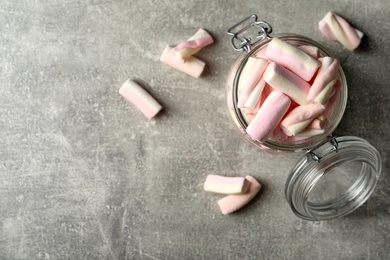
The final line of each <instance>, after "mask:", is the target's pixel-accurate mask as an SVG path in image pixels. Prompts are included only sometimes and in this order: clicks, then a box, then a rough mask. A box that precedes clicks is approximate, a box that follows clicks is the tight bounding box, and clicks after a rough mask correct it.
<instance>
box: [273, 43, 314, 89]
mask: <svg viewBox="0 0 390 260" xmlns="http://www.w3.org/2000/svg"><path fill="white" fill-rule="evenodd" d="M266 56H267V58H268V59H269V60H270V61H274V62H276V63H278V64H280V65H282V66H283V67H285V68H287V69H289V70H290V71H292V72H294V73H295V74H296V75H298V76H299V77H301V78H302V79H304V80H306V81H310V80H311V78H312V77H313V76H314V74H315V73H316V71H317V69H318V67H319V66H320V63H319V62H318V61H317V60H316V59H314V58H313V57H311V56H310V55H309V54H307V53H305V52H304V51H302V50H300V49H299V48H297V47H295V46H293V45H291V44H289V43H287V42H285V41H283V40H281V39H278V38H273V39H272V40H271V41H270V42H269V43H268V46H267V53H266Z"/></svg>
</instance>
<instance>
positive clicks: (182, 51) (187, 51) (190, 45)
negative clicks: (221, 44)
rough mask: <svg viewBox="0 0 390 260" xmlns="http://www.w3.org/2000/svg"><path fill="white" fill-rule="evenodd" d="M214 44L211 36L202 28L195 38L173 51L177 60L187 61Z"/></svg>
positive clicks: (177, 46)
mask: <svg viewBox="0 0 390 260" xmlns="http://www.w3.org/2000/svg"><path fill="white" fill-rule="evenodd" d="M213 42H214V40H213V38H212V37H211V35H210V34H209V33H208V32H206V31H205V30H204V29H202V28H200V29H199V30H198V31H197V32H196V33H195V35H194V36H192V37H191V38H189V39H188V40H187V41H184V42H182V43H180V44H178V45H176V47H174V48H173V49H172V53H173V55H174V56H175V57H176V58H177V59H185V58H188V57H190V56H192V55H193V54H195V53H197V52H198V51H199V50H200V49H202V48H203V47H205V46H207V45H210V44H212V43H213Z"/></svg>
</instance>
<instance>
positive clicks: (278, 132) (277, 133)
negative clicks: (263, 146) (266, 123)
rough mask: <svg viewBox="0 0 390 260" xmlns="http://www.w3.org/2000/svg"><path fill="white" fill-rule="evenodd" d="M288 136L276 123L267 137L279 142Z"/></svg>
mask: <svg viewBox="0 0 390 260" xmlns="http://www.w3.org/2000/svg"><path fill="white" fill-rule="evenodd" d="M287 138H288V135H286V133H285V132H284V131H283V129H282V128H281V127H280V125H278V126H277V127H276V128H275V129H274V131H273V132H272V134H271V136H270V137H269V139H270V140H272V141H276V142H281V141H284V140H286V139H287Z"/></svg>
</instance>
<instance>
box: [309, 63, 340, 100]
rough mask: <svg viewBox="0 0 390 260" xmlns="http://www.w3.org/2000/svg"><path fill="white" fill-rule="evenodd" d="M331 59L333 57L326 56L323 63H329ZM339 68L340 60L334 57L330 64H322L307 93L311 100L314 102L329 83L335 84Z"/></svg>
mask: <svg viewBox="0 0 390 260" xmlns="http://www.w3.org/2000/svg"><path fill="white" fill-rule="evenodd" d="M329 59H331V58H330V57H325V58H324V59H323V63H328V61H329ZM339 68H340V62H339V61H338V60H337V59H333V60H332V61H331V63H330V64H329V66H327V64H323V66H321V68H320V69H319V71H318V74H317V76H316V77H315V79H314V82H313V84H312V86H311V88H310V89H309V93H308V95H307V99H308V101H309V102H313V101H314V100H315V99H316V97H317V96H318V95H319V94H320V93H321V92H322V91H323V90H324V89H325V87H326V86H328V85H329V84H331V85H332V86H333V85H334V83H335V82H336V77H337V72H338V71H339ZM332 81H333V82H332Z"/></svg>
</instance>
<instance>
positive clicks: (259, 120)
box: [246, 91, 291, 142]
mask: <svg viewBox="0 0 390 260" xmlns="http://www.w3.org/2000/svg"><path fill="white" fill-rule="evenodd" d="M290 104H291V100H290V98H289V97H287V96H286V95H285V94H283V93H282V92H279V91H273V92H272V93H271V94H270V95H269V96H268V97H267V98H266V100H265V101H264V103H263V104H262V106H261V107H260V109H259V111H258V112H257V114H256V116H255V117H254V118H253V120H252V121H251V122H250V124H249V125H248V127H247V128H246V132H247V133H248V135H249V136H250V137H251V138H252V139H253V140H256V141H258V142H264V141H265V140H266V139H267V138H268V137H269V136H270V135H271V134H272V132H273V131H274V129H275V128H276V127H277V125H278V124H279V122H280V121H281V120H282V118H283V116H284V115H285V114H286V112H287V110H288V108H289V107H290Z"/></svg>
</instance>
